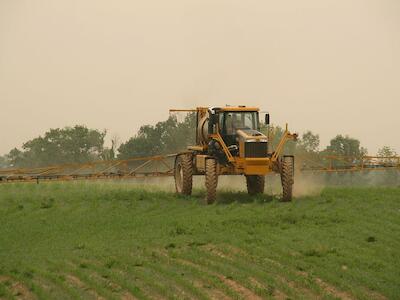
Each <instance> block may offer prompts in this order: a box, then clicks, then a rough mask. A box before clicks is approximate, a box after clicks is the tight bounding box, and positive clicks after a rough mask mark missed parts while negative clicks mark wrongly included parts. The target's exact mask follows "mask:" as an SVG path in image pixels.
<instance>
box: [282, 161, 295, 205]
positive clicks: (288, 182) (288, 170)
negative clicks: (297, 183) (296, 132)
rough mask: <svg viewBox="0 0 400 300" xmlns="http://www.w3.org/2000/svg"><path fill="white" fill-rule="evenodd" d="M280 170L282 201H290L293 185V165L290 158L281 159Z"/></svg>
mask: <svg viewBox="0 0 400 300" xmlns="http://www.w3.org/2000/svg"><path fill="white" fill-rule="evenodd" d="M281 167H282V170H281V181H282V201H283V202H289V201H292V197H293V183H294V163H293V158H292V157H283V159H282V165H281Z"/></svg>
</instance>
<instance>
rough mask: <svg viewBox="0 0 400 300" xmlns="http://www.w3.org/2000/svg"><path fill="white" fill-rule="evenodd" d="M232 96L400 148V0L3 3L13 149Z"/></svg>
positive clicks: (2, 91)
mask: <svg viewBox="0 0 400 300" xmlns="http://www.w3.org/2000/svg"><path fill="white" fill-rule="evenodd" d="M225 104H244V105H256V106H259V107H261V108H262V109H263V110H268V111H269V112H270V114H271V120H272V121H273V122H274V123H277V124H282V125H283V124H284V123H285V122H288V123H289V126H290V128H291V129H293V130H295V131H298V132H300V133H301V132H304V131H305V130H307V129H310V130H312V131H314V132H316V133H319V134H320V136H321V142H322V144H323V145H324V146H325V145H326V144H327V143H328V141H329V140H330V138H332V137H333V136H335V135H336V134H338V133H341V134H349V135H350V136H352V137H357V138H359V139H360V140H361V142H362V145H364V146H366V147H367V148H368V150H369V152H370V153H371V154H372V153H375V152H376V150H377V149H378V148H379V147H381V146H383V145H390V146H392V147H394V148H396V150H397V151H398V152H400V133H399V131H400V114H399V112H400V1H399V0H375V1H372V0H302V1H298V0H293V1H272V0H259V1H256V0H246V1H243V0H241V1H239V0H196V1H195V0H193V1H191V0H169V1H165V0H158V1H154V0H145V1H144V0H143V1H134V0H126V1H123V0H114V1H105V0H76V1H73V0H34V1H33V0H25V1H22V0H0V140H1V143H0V154H4V153H6V152H8V151H9V150H10V149H11V148H13V147H15V146H18V147H19V146H21V144H22V143H23V142H24V141H26V140H28V139H31V138H34V137H36V136H38V135H40V134H43V133H44V132H45V131H46V130H47V129H49V128H51V127H53V128H54V127H64V126H67V125H69V126H72V125H75V124H85V125H87V126H89V127H93V128H99V129H104V128H106V129H108V131H109V132H110V135H112V134H118V135H119V136H120V137H121V140H122V141H124V140H126V139H127V138H128V137H130V136H132V135H134V134H135V133H136V131H137V130H138V128H139V127H140V125H142V124H153V123H155V122H157V121H160V120H164V119H166V118H167V117H168V109H169V108H192V107H195V106H218V105H225Z"/></svg>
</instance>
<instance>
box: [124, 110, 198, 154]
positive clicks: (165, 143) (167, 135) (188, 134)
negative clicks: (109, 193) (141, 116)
mask: <svg viewBox="0 0 400 300" xmlns="http://www.w3.org/2000/svg"><path fill="white" fill-rule="evenodd" d="M195 130H196V115H195V114H188V115H187V116H186V117H185V119H184V120H183V122H178V120H177V118H176V117H175V116H171V117H169V118H168V119H167V120H166V121H163V122H158V123H157V124H156V125H155V126H152V125H144V126H142V127H140V129H139V132H138V133H137V134H136V135H135V136H134V137H132V138H130V139H129V140H128V141H127V142H126V143H123V144H121V146H120V147H119V148H118V152H119V155H118V158H120V159H127V158H131V157H138V156H152V155H160V154H169V153H175V152H179V151H182V150H185V148H186V147H187V146H189V145H191V144H193V143H194V142H195V135H196V132H195Z"/></svg>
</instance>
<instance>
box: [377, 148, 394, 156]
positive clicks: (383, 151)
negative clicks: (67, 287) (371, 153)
mask: <svg viewBox="0 0 400 300" xmlns="http://www.w3.org/2000/svg"><path fill="white" fill-rule="evenodd" d="M378 156H379V157H393V156H397V153H396V150H394V149H393V148H391V147H389V146H383V147H382V148H380V149H379V150H378Z"/></svg>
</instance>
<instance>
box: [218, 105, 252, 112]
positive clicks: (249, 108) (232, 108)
mask: <svg viewBox="0 0 400 300" xmlns="http://www.w3.org/2000/svg"><path fill="white" fill-rule="evenodd" d="M214 110H215V111H238V112H240V111H259V110H260V109H259V108H258V107H252V106H241V105H239V106H225V107H218V108H214Z"/></svg>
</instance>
